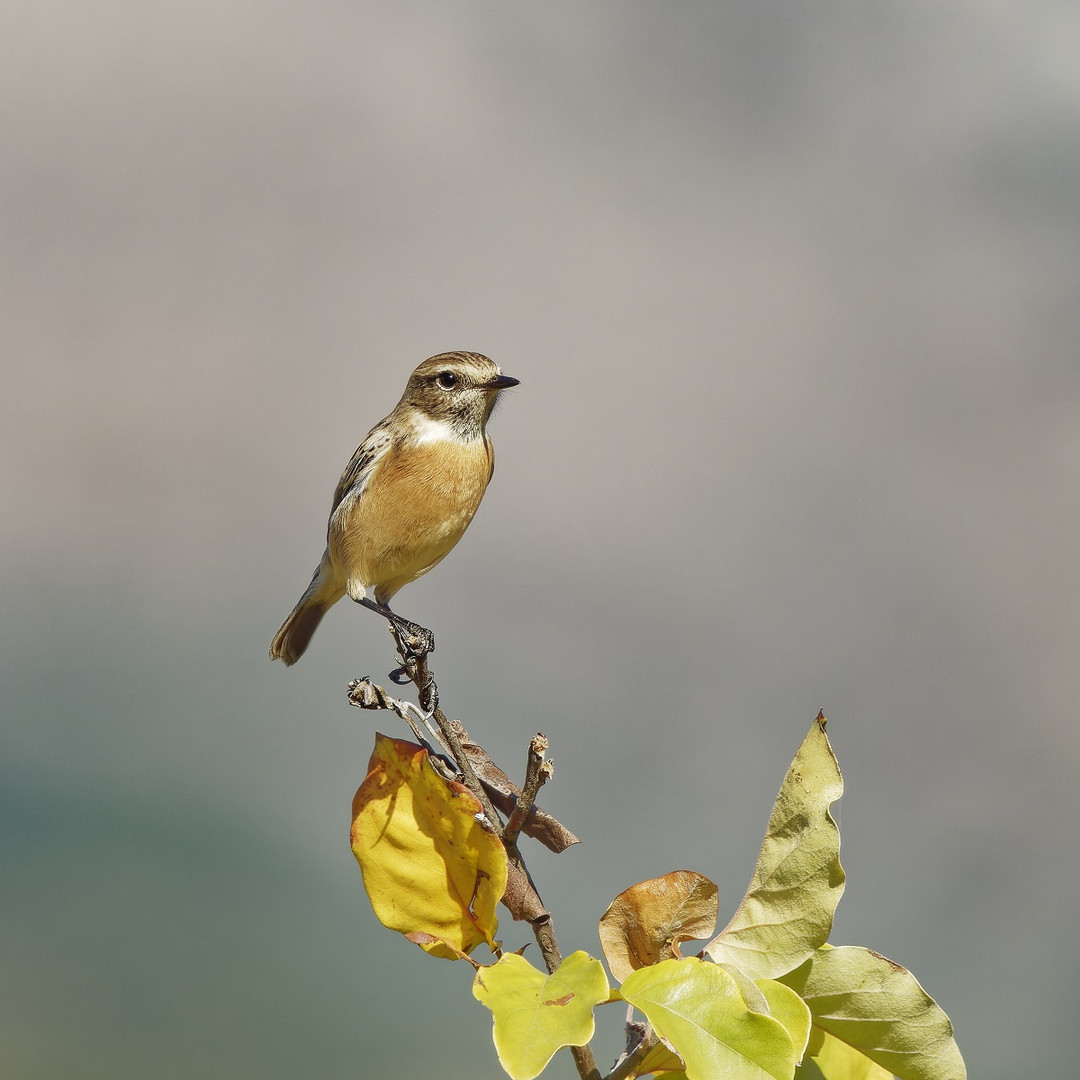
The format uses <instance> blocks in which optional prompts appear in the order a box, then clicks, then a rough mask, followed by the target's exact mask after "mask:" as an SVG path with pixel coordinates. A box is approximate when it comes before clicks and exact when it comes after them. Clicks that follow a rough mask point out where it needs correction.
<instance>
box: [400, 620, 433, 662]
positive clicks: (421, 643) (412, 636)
mask: <svg viewBox="0 0 1080 1080" xmlns="http://www.w3.org/2000/svg"><path fill="white" fill-rule="evenodd" d="M394 627H395V629H396V630H397V633H396V634H395V637H396V638H397V641H398V645H400V646H401V654H402V657H403V659H404V660H405V662H406V663H408V661H410V660H419V659H421V658H422V657H425V656H427V654H428V653H432V652H434V651H435V635H434V634H433V633H432V632H431V631H430V630H428V629H427V628H426V627H424V626H419V625H418V624H417V623H414V622H409V621H408V620H407V619H401V618H397V617H395V619H394Z"/></svg>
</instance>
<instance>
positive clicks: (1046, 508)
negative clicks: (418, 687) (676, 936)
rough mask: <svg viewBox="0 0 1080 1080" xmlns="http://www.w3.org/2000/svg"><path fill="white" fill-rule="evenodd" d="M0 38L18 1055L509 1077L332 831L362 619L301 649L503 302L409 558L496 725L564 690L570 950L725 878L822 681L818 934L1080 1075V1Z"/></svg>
mask: <svg viewBox="0 0 1080 1080" xmlns="http://www.w3.org/2000/svg"><path fill="white" fill-rule="evenodd" d="M0 42H2V44H0V123H2V142H3V145H2V148H0V149H2V159H3V165H2V168H0V199H2V229H3V234H2V236H0V260H2V269H0V272H2V275H3V280H2V286H3V290H2V291H3V327H2V338H3V343H4V344H3V354H4V380H3V381H4V391H3V395H2V398H0V440H2V446H3V458H2V460H3V465H2V467H0V469H2V471H0V485H2V505H3V508H4V510H3V515H2V520H0V537H2V548H0V560H2V561H0V567H2V598H0V599H2V604H3V618H2V623H0V634H2V635H3V639H2V649H0V677H2V709H3V714H4V718H3V725H2V729H0V734H2V740H3V746H2V753H0V799H2V802H3V805H2V808H0V838H2V844H3V848H2V853H0V854H2V870H0V918H2V925H3V933H2V935H0V993H2V1007H0V1073H2V1074H3V1075H4V1076H10V1077H20V1078H21V1077H34V1078H38V1077H40V1078H49V1080H52V1078H60V1077H64V1078H79V1080H83V1078H89V1080H96V1078H106V1077H107V1078H109V1080H126V1078H135V1077H138V1078H140V1080H141V1078H144V1077H152V1078H154V1080H172V1078H181V1077H183V1078H189V1077H195V1076H198V1077H209V1078H215V1080H216V1078H230V1080H231V1078H235V1077H248V1076H259V1077H260V1078H262V1080H277V1078H283V1080H284V1078H295V1077H305V1078H350V1077H364V1076H373V1075H394V1076H402V1077H408V1076H422V1075H430V1074H432V1073H433V1072H434V1071H436V1070H437V1072H438V1075H439V1076H440V1077H442V1078H443V1080H461V1078H465V1077H476V1076H496V1075H499V1071H498V1068H497V1065H496V1063H495V1058H494V1053H493V1051H492V1048H491V1045H490V1024H489V1018H488V1014H487V1013H486V1011H485V1010H483V1009H482V1008H481V1007H480V1006H479V1005H478V1004H477V1003H476V1002H474V1001H473V1000H472V998H471V996H470V993H469V982H470V974H471V973H470V971H469V970H468V969H466V968H465V966H464V965H462V964H458V965H453V964H449V963H442V962H435V961H432V960H429V959H427V958H426V957H424V956H423V955H422V954H421V953H420V952H419V951H418V950H416V949H414V948H413V947H412V946H410V945H408V944H406V943H405V942H403V941H402V940H400V939H399V938H398V937H397V936H396V935H394V934H392V933H390V932H389V931H386V930H384V929H383V928H382V927H380V926H379V925H378V924H377V923H376V922H375V920H374V918H373V917H372V915H371V913H370V910H369V908H368V904H367V900H366V897H365V895H364V893H363V889H362V887H361V879H360V874H359V871H358V869H357V868H356V866H355V863H354V861H353V858H352V855H351V854H350V852H349V849H348V845H347V828H348V811H349V804H350V800H351V797H352V794H353V791H354V790H355V788H356V786H357V785H358V784H359V782H360V780H361V779H362V777H363V774H364V771H365V766H366V762H367V757H368V754H369V752H370V749H371V743H372V731H373V729H375V728H376V727H378V728H379V729H382V730H387V731H390V732H392V733H394V734H404V731H405V729H404V728H403V727H402V726H401V725H397V724H396V723H395V722H393V721H392V720H391V719H389V718H385V717H374V716H372V715H370V714H360V713H357V712H356V711H354V710H350V709H349V708H347V706H346V704H345V698H344V694H345V685H346V683H347V681H348V679H349V678H351V677H353V676H356V675H361V674H371V675H373V676H375V677H377V678H378V679H380V680H382V681H385V679H384V675H385V672H386V671H387V670H389V667H390V666H391V663H392V656H391V652H390V648H389V639H388V638H387V636H386V632H385V630H384V628H383V626H382V624H381V622H380V620H378V619H377V618H375V617H373V616H371V615H369V614H367V613H364V612H361V611H358V610H356V609H355V608H353V607H351V606H350V607H349V609H348V610H346V605H344V604H343V605H341V606H340V607H339V608H338V609H335V610H334V612H333V613H332V614H331V615H330V616H329V618H328V619H327V621H326V623H325V625H324V627H323V629H322V630H321V631H320V633H319V635H318V637H317V638H316V640H315V644H314V647H313V650H312V652H311V653H310V654H309V655H308V656H306V657H305V658H304V660H303V662H302V663H301V665H300V666H299V667H297V668H295V669H293V670H290V671H286V670H285V669H284V668H283V667H281V666H280V665H275V666H273V667H272V666H271V665H270V664H269V663H268V661H267V659H266V649H267V646H268V643H269V641H270V637H271V635H272V634H273V632H274V630H275V629H276V628H277V626H278V624H279V622H280V621H281V619H282V618H283V617H284V616H285V614H286V613H287V611H288V610H289V608H290V607H291V605H292V604H293V602H294V601H295V599H296V597H297V596H298V595H299V593H300V591H301V590H302V588H303V587H304V585H305V584H306V582H307V580H308V576H309V574H310V572H311V569H312V567H313V566H314V564H315V562H316V560H317V558H318V556H319V552H320V551H321V545H322V532H323V526H324V521H325V515H326V511H327V508H328V504H329V498H330V493H331V491H332V490H333V485H334V483H335V481H336V479H337V476H338V473H339V471H340V469H341V468H342V466H343V465H344V464H345V462H346V461H347V459H348V457H349V455H350V454H351V453H352V450H353V448H354V447H355V446H356V444H357V443H358V442H359V441H360V439H361V438H362V437H363V435H364V434H365V432H366V431H367V430H368V428H369V427H370V426H371V425H372V424H373V423H374V422H375V421H376V420H378V419H379V418H380V417H382V416H383V415H384V414H385V413H386V412H388V411H389V409H390V408H391V407H392V406H393V404H394V403H395V402H396V400H397V398H398V396H399V394H400V392H401V388H402V386H403V385H404V381H405V377H406V375H407V374H408V372H409V371H410V370H411V369H412V368H413V366H415V364H417V363H418V362H419V361H420V360H422V359H423V358H424V357H426V356H428V355H430V354H432V353H435V352H440V351H443V350H445V349H450V348H465V349H475V350H479V351H482V352H485V353H488V354H489V355H491V356H492V357H494V358H495V359H496V360H497V361H498V362H499V363H501V364H502V366H503V369H504V370H505V371H506V372H508V373H510V374H513V375H515V376H517V377H518V378H520V379H521V387H520V388H519V389H518V390H515V391H513V392H512V393H511V394H509V395H506V400H505V401H504V403H503V405H502V407H501V408H500V410H499V412H498V413H497V415H496V417H495V419H494V422H493V427H492V430H493V434H494V436H495V440H496V443H497V446H498V453H499V466H498V470H497V475H496V478H495V482H494V484H493V486H492V488H491V490H490V492H489V494H488V497H487V500H486V501H485V504H484V506H483V508H482V510H481V512H480V514H479V516H478V518H477V520H476V522H475V524H474V525H473V527H472V529H471V530H470V532H469V534H468V536H467V537H466V539H465V541H464V542H463V543H462V545H461V546H460V548H459V549H458V550H457V551H455V552H454V554H453V555H452V556H451V557H450V558H449V559H448V560H447V562H446V563H444V564H443V566H442V567H440V569H439V570H438V571H437V572H436V573H435V574H433V575H431V576H430V577H428V578H426V579H424V580H423V581H422V582H420V583H418V584H416V585H414V586H412V587H411V588H409V589H408V590H406V591H405V592H404V593H402V594H401V595H400V596H399V597H398V606H399V607H400V608H401V610H402V611H404V612H405V613H406V614H407V615H409V616H411V617H412V618H414V619H416V620H418V621H420V622H423V623H425V624H426V625H429V626H431V627H433V628H434V629H435V631H436V633H437V636H438V642H439V649H438V652H437V654H436V655H435V657H434V668H435V670H436V672H437V673H438V675H439V678H440V684H441V687H442V690H443V696H444V702H445V704H446V706H447V708H448V710H449V711H450V712H452V713H454V714H456V715H459V716H461V717H462V718H464V719H465V721H466V723H467V725H468V727H469V728H470V730H471V731H472V733H473V734H474V735H475V736H476V737H477V738H479V739H480V740H481V741H482V742H484V743H485V744H486V745H487V746H488V748H489V749H490V750H491V751H492V753H493V754H494V755H495V756H496V757H497V758H499V759H501V760H502V761H503V762H504V764H505V765H506V766H507V767H508V768H509V769H511V771H513V772H520V770H521V767H522V765H523V761H524V753H525V745H526V741H527V738H528V736H529V735H530V734H531V733H533V732H534V731H536V730H538V729H541V730H543V731H544V732H545V733H546V734H547V735H548V736H549V738H550V739H551V743H552V753H553V755H554V757H555V759H556V762H557V769H556V777H555V781H554V783H553V784H552V785H551V786H550V787H549V788H548V789H547V790H546V791H545V795H544V800H543V801H544V802H545V804H546V805H547V806H548V807H549V808H550V809H551V810H552V811H554V812H555V813H556V814H558V815H559V816H560V817H561V818H562V819H563V820H565V821H566V822H567V823H568V824H569V825H570V826H571V827H572V828H574V829H575V830H576V831H577V832H579V833H580V834H581V835H582V836H583V837H584V838H585V841H586V842H585V844H584V845H583V846H582V847H580V848H577V849H574V850H572V851H570V852H568V853H566V854H565V855H563V856H561V857H559V858H557V859H556V858H555V857H553V856H550V855H548V854H547V853H545V852H539V853H536V854H534V855H533V856H532V859H531V861H532V865H533V869H534V872H535V873H536V875H537V877H538V879H539V881H540V883H541V888H542V892H543V894H544V897H545V899H546V901H547V902H548V904H549V906H550V907H551V908H552V909H553V911H554V912H555V914H556V917H557V927H558V930H559V934H560V938H561V942H562V944H563V947H564V949H565V951H567V952H569V951H571V950H573V949H575V948H584V949H587V950H589V951H592V952H594V953H595V952H597V950H598V948H599V946H598V941H597V937H596V920H597V919H598V917H599V916H600V914H601V912H602V911H603V909H604V907H605V906H606V905H607V903H608V901H609V900H610V899H611V898H612V897H613V896H614V895H615V894H616V893H617V892H618V891H620V890H621V889H623V888H624V887H626V886H627V885H629V884H631V883H633V882H635V881H638V880H641V879H643V878H646V877H652V876H655V875H658V874H662V873H665V872H667V871H669V870H672V869H676V868H691V869H696V870H699V871H701V872H703V873H706V874H708V875H710V876H711V877H713V878H714V879H715V880H716V881H717V882H718V883H719V885H720V890H721V910H722V912H728V913H730V911H731V910H732V909H733V908H734V906H735V904H736V903H737V902H738V899H739V897H740V896H741V894H742V890H743V888H744V886H745V883H746V881H747V879H748V878H749V875H750V872H751V869H752V866H753V861H754V857H755V855H756V851H757V847H758V845H759V843H760V839H761V834H762V830H763V828H764V824H765V821H766V818H767V816H768V811H769V808H770V806H771V803H772V799H773V797H774V795H775V791H776V788H777V787H778V785H779V782H780V779H781V778H782V776H783V774H784V771H785V769H786V767H787V764H788V762H789V761H790V759H791V756H792V755H793V753H794V751H795V749H796V747H797V746H798V743H799V742H800V740H801V739H802V737H803V735H804V733H805V731H806V730H807V728H808V727H809V724H810V722H811V719H812V718H813V716H814V714H815V713H816V712H817V710H818V708H824V709H825V711H826V713H827V715H828V716H829V717H830V719H831V726H830V733H831V735H832V738H833V743H834V746H835V747H836V749H837V751H838V754H839V757H840V762H841V766H842V767H843V769H844V772H845V775H846V779H847V794H846V796H845V798H844V800H843V802H842V804H840V805H841V810H840V824H841V830H842V833H843V837H844V847H843V852H842V854H843V858H844V862H845V866H846V868H847V870H848V873H849V883H848V892H847V895H846V897H845V899H844V901H843V902H842V904H841V906H840V910H839V914H838V920H837V926H836V931H835V933H834V941H837V942H841V943H853V944H866V945H870V946H872V947H874V948H876V949H878V950H879V951H881V952H884V953H885V954H887V955H889V956H891V957H892V958H894V959H896V960H898V961H899V962H901V963H903V964H905V965H907V966H909V967H910V968H911V969H912V970H913V971H914V972H915V973H916V974H917V975H918V976H919V978H920V979H921V981H922V982H923V984H924V985H925V986H926V987H927V989H928V990H929V991H930V993H931V994H933V995H934V996H935V997H937V999H938V1000H939V1001H940V1002H941V1003H942V1004H943V1005H944V1007H945V1008H946V1010H947V1011H948V1012H949V1013H950V1015H951V1016H952V1018H953V1020H954V1022H955V1024H956V1027H957V1031H958V1037H959V1042H960V1045H961V1047H962V1049H963V1051H964V1053H965V1054H966V1057H967V1060H968V1063H969V1066H970V1068H971V1073H972V1075H973V1076H975V1077H979V1078H980V1080H999V1078H1006V1077H1012V1076H1015V1075H1018V1074H1026V1075H1039V1076H1041V1077H1058V1076H1060V1077H1065V1076H1071V1075H1073V1073H1074V1070H1075V1053H1074V1051H1073V1050H1072V1043H1073V1041H1074V1028H1075V1021H1076V1016H1077V1013H1078V1011H1080V988H1078V986H1080V979H1078V961H1080V934H1078V933H1077V929H1076V913H1077V908H1078V903H1080V877H1078V872H1077V860H1076V822H1077V816H1078V810H1080V797H1078V795H1077V782H1076V776H1077V770H1078V749H1080V732H1078V727H1077V722H1076V721H1077V701H1078V700H1080V677H1078V673H1077V663H1076V658H1077V645H1078V641H1080V615H1078V612H1080V588H1078V585H1080V582H1078V575H1077V558H1076V552H1077V546H1078V540H1080V537H1078V532H1080V529H1078V526H1080V513H1078V509H1077V483H1076V474H1077V470H1078V467H1080V412H1078V395H1077V391H1078V379H1080V362H1078V357H1077V347H1076V338H1077V331H1078V330H1080V303H1078V299H1080V280H1078V278H1080V275H1078V266H1080V262H1078V256H1080V250H1078V248H1080V230H1078V228H1077V226H1078V224H1080V222H1078V215H1080V141H1078V134H1080V125H1078V118H1080V116H1078V114H1080V65H1078V64H1077V61H1076V57H1077V54H1078V44H1080V9H1078V8H1077V7H1076V5H1075V4H1073V3H1071V2H1068V0H1061V2H1054V0H1031V2H1028V3H1024V4H1019V3H999V4H981V3H965V2H960V3H955V4H951V5H940V4H929V3H919V2H915V3H912V2H911V0H904V2H899V0H895V2H882V3H874V4H867V3H864V2H853V0H852V2H828V0H826V2H821V3H816V4H794V3H792V4H779V3H772V2H763V0H754V2H745V3H728V4H717V3H680V4H663V5H662V4H647V3H629V2H624V3H592V4H588V5H582V4H577V3H573V4H570V3H559V2H556V3H547V4H544V5H524V4H506V3H461V4H444V3H437V2H434V0H431V2H428V3H416V2H411V0H409V2H397V3H394V4H385V5H381V4H371V3H356V2H353V3H348V4H345V3H334V2H328V0H311V2H308V3H304V4H299V3H286V2H271V3H262V4H259V3H253V2H250V0H213V2H208V0H194V2H192V3H188V4H183V5H161V4H158V5H146V4H144V3H135V2H133V0H126V2H125V0H102V2H101V3H98V4H94V5H71V4H59V3H54V2H51V0H38V2H36V3H29V2H27V0H15V2H13V3H9V4H8V5H5V7H4V9H3V12H2V14H0ZM503 936H504V939H505V940H506V942H507V944H508V945H509V946H511V947H517V946H518V945H520V944H522V943H523V942H524V941H525V940H527V935H526V933H525V932H524V931H523V929H522V927H520V926H515V925H512V924H511V923H509V921H507V922H505V923H504V926H503ZM534 955H535V952H534ZM601 1027H602V1035H601V1039H600V1056H601V1058H602V1060H605V1061H610V1060H611V1059H612V1058H613V1056H614V1054H615V1052H616V1049H617V1046H618V1043H619V1041H620V1027H621V1017H620V1015H619V1010H616V1009H608V1010H605V1011H603V1013H602V1017H601ZM551 1075H552V1076H558V1077H565V1076H569V1075H572V1070H571V1069H570V1067H569V1063H568V1062H563V1063H561V1064H559V1065H557V1066H553V1068H552V1071H551Z"/></svg>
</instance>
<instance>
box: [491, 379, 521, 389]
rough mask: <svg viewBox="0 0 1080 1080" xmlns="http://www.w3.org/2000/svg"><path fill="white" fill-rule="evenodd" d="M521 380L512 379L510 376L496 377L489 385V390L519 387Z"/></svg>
mask: <svg viewBox="0 0 1080 1080" xmlns="http://www.w3.org/2000/svg"><path fill="white" fill-rule="evenodd" d="M520 381H521V380H520V379H514V378H511V376H509V375H496V376H495V378H494V379H492V380H491V381H490V382H489V383H488V384H487V388H488V389H489V390H506V389H508V388H509V387H511V386H517V385H518V383H519V382H520Z"/></svg>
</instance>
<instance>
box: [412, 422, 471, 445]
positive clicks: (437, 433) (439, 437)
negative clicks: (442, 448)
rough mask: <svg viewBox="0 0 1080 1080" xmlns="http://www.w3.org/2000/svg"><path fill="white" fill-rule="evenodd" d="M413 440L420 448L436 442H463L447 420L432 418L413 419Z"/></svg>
mask: <svg viewBox="0 0 1080 1080" xmlns="http://www.w3.org/2000/svg"><path fill="white" fill-rule="evenodd" d="M413 439H414V441H415V442H416V444H417V445H418V446H422V445H423V444H424V443H434V442H456V443H459V442H463V441H464V440H463V439H462V438H461V435H460V434H459V433H458V432H457V431H455V430H454V428H453V425H451V424H450V423H448V422H447V421H446V420H433V419H432V418H431V417H430V416H423V415H417V416H414V417H413Z"/></svg>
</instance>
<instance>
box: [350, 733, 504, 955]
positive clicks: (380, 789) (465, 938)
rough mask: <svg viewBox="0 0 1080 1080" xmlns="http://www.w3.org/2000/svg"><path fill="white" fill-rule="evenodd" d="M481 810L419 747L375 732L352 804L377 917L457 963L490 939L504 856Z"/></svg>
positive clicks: (355, 839) (355, 836)
mask: <svg viewBox="0 0 1080 1080" xmlns="http://www.w3.org/2000/svg"><path fill="white" fill-rule="evenodd" d="M480 812H481V807H480V804H479V802H477V800H476V798H475V797H474V796H473V795H472V794H471V793H470V792H469V791H468V790H467V789H466V788H465V787H464V786H463V785H461V784H457V783H453V782H450V781H447V780H444V779H443V778H442V777H441V776H439V774H438V773H436V772H435V770H434V769H433V768H432V766H431V763H430V761H429V760H428V752H427V751H426V750H425V749H423V747H420V746H416V745H415V744H414V743H410V742H405V741H403V740H400V739H391V738H388V737H387V736H385V735H378V734H377V735H376V736H375V750H374V751H373V753H372V755H371V760H370V762H369V763H368V775H367V778H366V779H365V780H364V782H363V784H361V785H360V789H359V790H358V791H357V793H356V798H355V799H354V800H353V822H352V830H351V840H352V849H353V854H354V855H355V856H356V860H357V862H358V863H359V864H360V869H361V871H362V872H363V875H364V888H365V889H366V890H367V894H368V898H369V899H370V900H371V906H372V908H373V909H374V910H375V914H376V915H377V916H378V918H379V921H380V922H381V923H382V924H383V925H384V926H388V927H389V928H390V929H391V930H397V931H398V932H399V933H401V934H406V935H410V934H411V935H416V937H415V940H416V941H417V942H418V943H419V944H420V947H421V948H423V949H425V950H426V951H427V952H429V953H431V954H432V955H433V956H441V957H444V958H446V959H450V960H454V959H457V956H458V953H459V952H464V953H468V952H471V951H472V950H473V949H475V948H476V946H477V945H479V944H480V942H482V941H486V942H487V943H488V945H489V946H491V945H493V944H494V941H495V932H496V930H497V928H498V920H497V919H496V916H495V906H496V905H497V904H498V902H499V898H500V897H501V896H502V894H503V891H504V890H505V888H506V852H505V851H504V849H503V846H502V842H501V841H500V840H499V839H498V838H497V837H496V836H495V835H494V834H493V833H491V832H490V831H488V830H487V829H484V828H483V827H481V825H480V823H479V821H478V820H477V815H478V814H479V813H480ZM428 937H430V938H432V939H438V940H430V941H429V940H427V938H428Z"/></svg>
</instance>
